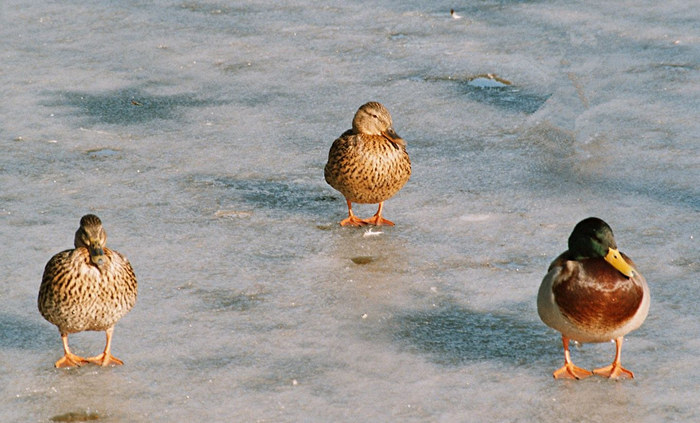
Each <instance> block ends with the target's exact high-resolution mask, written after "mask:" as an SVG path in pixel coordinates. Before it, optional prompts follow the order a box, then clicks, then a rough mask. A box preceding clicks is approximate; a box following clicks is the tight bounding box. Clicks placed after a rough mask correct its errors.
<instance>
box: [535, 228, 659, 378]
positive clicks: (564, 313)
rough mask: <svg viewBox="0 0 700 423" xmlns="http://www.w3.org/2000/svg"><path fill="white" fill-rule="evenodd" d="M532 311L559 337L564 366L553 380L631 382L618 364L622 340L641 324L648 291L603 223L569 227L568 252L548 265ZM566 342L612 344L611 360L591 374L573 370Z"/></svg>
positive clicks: (647, 304)
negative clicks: (597, 377)
mask: <svg viewBox="0 0 700 423" xmlns="http://www.w3.org/2000/svg"><path fill="white" fill-rule="evenodd" d="M537 311H538V313H539V315H540V318H541V319H542V321H543V322H544V323H545V324H547V326H550V327H552V328H554V329H556V330H558V331H559V332H561V338H562V343H563V344H564V366H563V367H561V368H560V369H558V370H557V371H555V372H554V377H555V378H569V379H581V378H584V377H587V376H590V375H591V374H597V375H601V376H604V377H609V378H621V377H622V378H625V377H629V378H632V377H634V374H633V373H632V372H631V371H629V370H627V369H625V368H624V367H622V364H621V363H620V355H621V351H622V340H623V336H624V335H626V334H627V333H629V332H631V331H633V330H635V329H637V328H638V327H639V326H641V325H642V323H643V322H644V319H646V317H647V313H648V312H649V287H648V286H647V282H646V280H645V279H644V277H643V276H642V274H641V273H639V272H638V271H637V269H636V267H635V265H634V263H633V262H632V260H631V259H630V258H629V257H627V256H626V255H624V254H622V253H620V252H619V251H618V249H617V245H616V244H615V238H614V237H613V233H612V229H610V226H608V224H607V223H605V222H604V221H602V220H600V219H598V218H595V217H590V218H588V219H584V220H582V221H581V222H579V223H578V224H577V225H576V227H574V230H573V232H572V233H571V236H570V237H569V249H568V250H567V251H565V252H564V253H562V254H561V255H560V256H559V257H557V258H556V259H555V260H554V261H553V262H552V264H551V265H550V266H549V271H548V273H547V275H546V276H545V277H544V280H543V281H542V284H541V285H540V290H539V293H538V295H537ZM571 339H573V340H575V341H579V342H608V341H610V340H612V339H614V340H615V346H616V349H615V359H614V360H613V362H612V364H611V365H609V366H606V367H602V368H600V369H595V370H593V372H590V371H588V370H585V369H582V368H580V367H577V366H574V364H573V363H572V361H571V357H570V355H569V340H571Z"/></svg>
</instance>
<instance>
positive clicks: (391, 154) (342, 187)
mask: <svg viewBox="0 0 700 423" xmlns="http://www.w3.org/2000/svg"><path fill="white" fill-rule="evenodd" d="M324 175H325V178H326V182H328V184H329V185H330V186H332V187H333V188H335V189H337V190H338V191H340V193H341V194H343V196H344V197H345V201H346V202H347V204H348V217H347V219H344V220H343V221H342V222H340V224H341V225H343V226H345V225H353V226H360V225H367V224H372V225H393V223H392V222H391V221H389V220H387V219H384V218H383V217H382V209H383V207H384V201H386V200H388V199H389V198H391V197H393V196H394V194H396V193H397V192H399V190H400V189H401V188H402V187H403V186H404V185H405V184H406V182H407V181H408V179H409V178H410V177H411V161H410V159H409V158H408V153H407V152H406V142H405V141H404V140H403V139H401V137H399V136H398V135H397V134H396V132H394V129H393V127H392V122H391V115H390V114H389V111H388V110H387V109H386V108H385V107H384V106H382V105H381V104H379V103H377V102H369V103H367V104H364V105H363V106H362V107H360V108H359V110H358V111H357V113H355V117H354V118H353V120H352V129H350V130H347V131H345V133H343V134H342V135H341V136H340V138H338V139H336V140H335V141H334V142H333V145H332V146H331V149H330V151H329V152H328V163H327V164H326V167H325V169H324ZM352 203H361V204H376V203H379V209H378V210H377V213H376V214H375V215H374V216H373V217H371V218H369V219H360V218H358V217H357V216H355V215H354V214H353V212H352Z"/></svg>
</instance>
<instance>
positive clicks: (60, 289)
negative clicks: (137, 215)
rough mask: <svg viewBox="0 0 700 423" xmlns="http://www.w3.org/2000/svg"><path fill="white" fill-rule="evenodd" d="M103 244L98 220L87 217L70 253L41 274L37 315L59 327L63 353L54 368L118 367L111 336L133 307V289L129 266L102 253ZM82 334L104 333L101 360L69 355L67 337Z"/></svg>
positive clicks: (107, 252)
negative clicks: (94, 365) (91, 365)
mask: <svg viewBox="0 0 700 423" xmlns="http://www.w3.org/2000/svg"><path fill="white" fill-rule="evenodd" d="M106 241H107V234H106V233H105V231H104V229H103V228H102V222H101V221H100V218H99V217H97V216H95V215H93V214H87V215H85V216H83V217H82V219H80V228H79V229H78V230H77V232H76V233H75V249H72V250H66V251H62V252H60V253H58V254H56V255H54V256H53V257H52V258H51V260H49V262H48V263H47V264H46V268H45V269H44V276H43V278H42V281H41V287H40V288H39V299H38V305H39V311H40V312H41V315H42V316H44V318H45V319H46V320H48V321H49V322H51V323H53V324H54V325H56V326H57V327H58V331H59V332H60V334H61V340H62V341H63V349H64V353H65V355H64V356H63V357H62V358H61V359H60V360H58V361H57V362H56V367H69V366H80V365H82V364H86V363H88V362H90V363H95V364H99V365H102V366H107V365H110V364H123V363H122V361H121V360H119V359H117V358H116V357H114V356H112V354H111V353H110V349H111V342H112V332H113V331H114V325H115V324H116V323H117V321H119V319H121V318H122V317H123V316H124V315H125V314H126V313H128V312H129V310H131V308H132V307H133V306H134V303H136V293H137V283H136V276H135V275H134V270H133V269H132V268H131V264H129V260H127V259H126V257H124V256H123V255H121V254H119V253H118V252H116V251H114V250H110V249H109V248H107V247H105V242H106ZM86 330H91V331H105V332H106V334H107V342H106V345H105V349H104V352H103V353H102V354H100V355H98V356H95V357H89V358H83V357H79V356H77V355H75V354H72V353H71V352H70V349H69V348H68V335H69V334H71V333H76V332H82V331H86Z"/></svg>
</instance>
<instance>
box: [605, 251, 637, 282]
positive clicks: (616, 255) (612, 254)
mask: <svg viewBox="0 0 700 423" xmlns="http://www.w3.org/2000/svg"><path fill="white" fill-rule="evenodd" d="M604 258H605V261H607V262H608V263H610V264H612V265H613V267H614V268H615V269H617V270H619V271H620V273H622V274H623V275H625V276H627V277H628V278H631V277H633V276H634V268H632V266H630V265H629V263H627V262H626V261H625V259H624V258H622V254H620V251H619V250H616V249H614V248H609V249H608V255H607V256H605V257H604Z"/></svg>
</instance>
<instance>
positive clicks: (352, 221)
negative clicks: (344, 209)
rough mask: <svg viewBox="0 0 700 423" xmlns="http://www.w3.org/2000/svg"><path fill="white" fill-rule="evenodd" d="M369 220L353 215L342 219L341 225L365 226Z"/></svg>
mask: <svg viewBox="0 0 700 423" xmlns="http://www.w3.org/2000/svg"><path fill="white" fill-rule="evenodd" d="M365 225H367V222H365V221H364V220H362V219H360V218H359V217H357V216H355V215H352V216H348V217H347V218H345V219H343V220H341V221H340V226H365Z"/></svg>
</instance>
